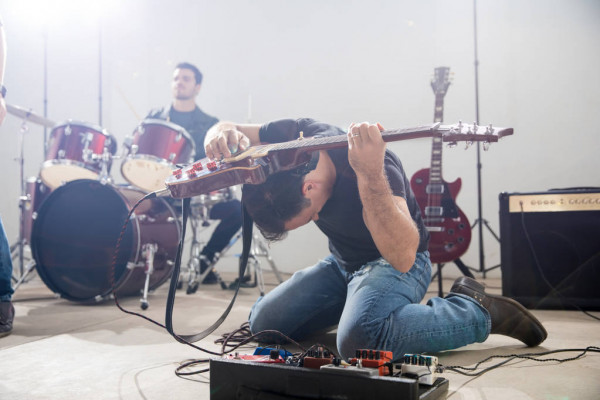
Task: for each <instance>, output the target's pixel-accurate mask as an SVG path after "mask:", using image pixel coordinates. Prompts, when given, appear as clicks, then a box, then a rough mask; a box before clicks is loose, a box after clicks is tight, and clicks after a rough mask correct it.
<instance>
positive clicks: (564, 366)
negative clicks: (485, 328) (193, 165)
mask: <svg viewBox="0 0 600 400" xmlns="http://www.w3.org/2000/svg"><path fill="white" fill-rule="evenodd" d="M222 276H223V277H224V279H225V280H226V281H227V280H228V279H229V280H231V279H232V277H233V272H230V273H229V274H228V273H226V272H223V273H222ZM265 282H266V289H267V290H269V289H271V288H273V287H274V286H275V283H276V282H277V280H276V279H275V276H274V275H273V274H272V273H271V271H266V272H265ZM451 283H452V280H447V281H445V282H444V287H445V289H446V290H447V289H448V288H449V287H450V285H451ZM485 283H486V285H488V287H490V288H491V289H490V291H491V292H500V279H488V280H486V281H485ZM167 291H168V285H163V286H161V287H160V288H158V289H157V290H156V291H155V292H154V293H153V294H152V295H151V296H150V298H149V301H150V307H149V308H148V310H146V311H143V314H144V315H146V316H148V317H151V318H154V319H156V320H158V321H160V322H164V309H165V301H166V295H167ZM232 293H233V292H231V291H225V290H222V289H221V288H220V287H219V286H217V285H203V286H201V287H200V289H199V290H198V292H196V293H195V294H192V295H186V294H185V293H184V291H179V292H178V294H177V298H176V303H175V313H174V326H175V330H176V332H177V333H180V334H191V333H196V332H199V331H201V330H203V329H205V328H206V327H208V326H209V325H210V324H212V323H213V322H214V321H215V320H216V319H217V318H218V316H219V315H220V314H221V313H222V312H223V310H224V309H225V308H226V306H227V304H228V303H229V300H230V298H231V296H232ZM258 294H259V291H258V289H257V288H245V289H242V290H241V292H240V294H239V296H238V299H237V301H236V304H235V306H234V308H233V310H232V311H231V313H230V315H229V317H228V318H227V319H226V320H225V322H224V323H223V324H222V325H221V326H220V327H219V328H218V329H217V330H216V331H215V333H214V334H212V335H210V336H208V337H207V338H205V339H203V340H201V341H200V342H197V343H196V345H197V346H199V347H201V348H203V349H208V350H212V351H219V350H220V345H218V344H215V343H214V341H215V339H217V338H219V337H220V336H221V334H223V333H226V332H230V331H233V330H234V329H237V328H238V327H239V326H240V325H241V324H242V323H243V322H244V321H245V320H246V317H247V315H248V312H249V310H250V307H251V305H252V304H253V302H254V301H255V300H256V298H257V296H258ZM429 295H430V296H435V295H437V283H436V282H434V283H433V284H432V287H431V288H430V293H429ZM14 304H15V308H16V319H15V325H14V331H13V333H12V335H10V336H7V337H5V338H2V339H0V358H1V359H2V363H1V364H0V399H7V400H8V399H10V400H20V399H24V400H25V399H27V400H29V399H40V400H42V399H61V400H70V399H73V400H75V399H77V400H81V399H111V400H112V399H123V400H130V399H131V400H133V399H136V400H137V399H166V398H169V399H178V400H187V399H196V400H197V399H209V397H210V393H209V379H210V376H209V373H202V374H198V375H191V376H187V377H186V378H180V377H177V376H176V375H175V372H174V371H175V369H176V368H177V367H178V366H179V365H180V364H181V363H183V362H185V361H187V360H192V359H204V358H207V357H208V354H206V353H205V352H203V351H201V350H197V349H194V348H192V347H190V346H188V345H184V344H181V343H179V342H177V341H175V340H174V339H173V338H172V336H170V335H169V334H168V332H166V331H165V330H163V329H162V328H160V327H158V326H155V325H153V324H151V323H149V322H147V321H145V320H143V319H141V318H139V317H136V316H132V315H128V314H126V313H124V312H122V311H120V310H119V309H118V308H117V307H116V306H115V304H114V302H112V301H107V302H105V303H102V304H96V305H82V304H79V303H74V302H71V301H68V300H64V299H61V298H58V297H57V296H56V295H54V294H53V293H52V292H51V291H50V290H49V289H48V288H47V287H46V286H45V285H44V283H43V282H42V281H41V280H40V278H39V277H37V275H36V274H35V273H34V274H32V275H31V279H30V280H29V281H27V282H26V283H24V284H23V285H21V287H20V288H19V289H18V290H17V293H16V294H15V297H14ZM121 304H122V305H123V306H124V307H125V308H126V309H128V310H131V311H136V312H140V311H141V310H140V306H139V304H140V303H139V299H138V298H127V299H123V300H121ZM534 314H535V315H536V316H537V317H538V318H539V319H540V320H541V321H542V322H543V323H544V325H545V326H546V329H547V330H548V333H549V336H548V339H547V340H546V341H545V342H544V343H543V344H542V346H540V347H538V348H527V347H524V346H523V345H521V343H520V342H518V341H516V340H514V339H511V338H508V337H503V336H498V335H492V336H490V338H489V339H488V340H487V341H486V342H485V343H480V344H473V345H470V346H467V347H464V348H460V349H457V350H454V351H448V352H444V353H439V354H437V356H438V357H439V359H440V363H441V364H443V365H460V366H472V365H473V364H475V363H476V362H478V361H480V360H483V359H485V358H487V357H489V356H491V355H508V354H514V353H516V354H522V353H530V352H543V351H547V350H556V349H579V348H585V347H587V346H599V345H600V321H598V320H594V319H592V318H590V317H589V316H587V315H585V314H583V313H581V312H576V311H548V310H542V311H534ZM594 314H595V315H596V316H600V313H594ZM317 340H318V341H319V342H320V343H323V344H325V345H327V346H331V347H332V348H335V347H334V346H335V334H334V333H329V334H327V335H324V337H319V338H317V339H315V341H317ZM311 344H313V343H303V345H306V346H310V345H311ZM251 351H252V349H248V352H251ZM576 354H578V353H576V352H571V353H562V354H555V355H553V356H551V357H553V358H559V359H564V358H570V357H573V356H575V355H576ZM501 360H502V359H496V360H493V361H492V362H491V363H487V364H485V366H486V367H487V366H489V365H491V364H492V363H496V362H499V361H501ZM197 368H198V369H200V368H201V367H197ZM442 376H443V377H445V378H446V379H448V381H449V391H448V396H447V398H451V399H455V400H458V399H464V400H470V399H485V400H500V399H502V400H504V399H513V400H521V399H522V400H525V399H551V400H558V399H590V400H592V399H594V400H596V399H599V398H600V354H598V353H591V354H590V353H588V355H586V356H584V357H582V358H580V359H578V360H575V361H570V362H566V363H558V362H556V361H551V362H544V363H539V362H533V361H524V360H520V361H513V362H511V363H509V364H508V365H505V366H503V367H500V368H498V369H495V370H492V371H489V372H487V373H486V374H484V375H482V376H480V377H477V378H474V377H467V376H463V375H460V374H458V373H455V372H451V371H448V372H445V373H444V374H443V375H442Z"/></svg>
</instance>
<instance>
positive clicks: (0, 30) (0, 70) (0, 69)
mask: <svg viewBox="0 0 600 400" xmlns="http://www.w3.org/2000/svg"><path fill="white" fill-rule="evenodd" d="M5 66H6V38H5V37H4V23H3V22H2V16H0V84H2V85H4V67H5ZM4 117H6V100H5V99H4V96H2V94H1V93H0V125H2V122H4Z"/></svg>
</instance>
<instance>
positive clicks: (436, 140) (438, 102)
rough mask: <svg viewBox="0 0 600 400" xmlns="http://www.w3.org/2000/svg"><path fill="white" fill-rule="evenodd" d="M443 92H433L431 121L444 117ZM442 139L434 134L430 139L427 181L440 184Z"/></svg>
mask: <svg viewBox="0 0 600 400" xmlns="http://www.w3.org/2000/svg"><path fill="white" fill-rule="evenodd" d="M444 94H445V93H436V94H435V108H434V113H433V121H434V122H437V123H441V122H442V120H443V119H444ZM443 148H444V146H443V141H442V138H441V137H437V136H434V137H433V138H432V139H431V167H430V168H429V183H430V184H434V185H435V184H442V181H443V178H442V151H443Z"/></svg>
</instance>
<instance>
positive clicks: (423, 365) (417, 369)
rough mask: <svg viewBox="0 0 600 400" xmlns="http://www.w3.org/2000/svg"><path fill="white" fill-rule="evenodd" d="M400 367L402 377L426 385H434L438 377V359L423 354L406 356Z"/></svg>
mask: <svg viewBox="0 0 600 400" xmlns="http://www.w3.org/2000/svg"><path fill="white" fill-rule="evenodd" d="M402 361H403V362H402V364H401V366H400V373H401V374H402V377H406V378H413V379H416V380H418V381H419V383H422V384H424V385H433V383H434V382H435V381H436V379H437V378H438V377H437V372H436V371H437V367H438V359H437V357H434V356H424V355H421V354H405V355H404V358H403V359H402Z"/></svg>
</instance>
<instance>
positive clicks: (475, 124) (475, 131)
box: [473, 121, 479, 135]
mask: <svg viewBox="0 0 600 400" xmlns="http://www.w3.org/2000/svg"><path fill="white" fill-rule="evenodd" d="M478 130H479V126H478V125H477V121H475V122H473V133H474V134H475V135H477V131H478Z"/></svg>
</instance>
